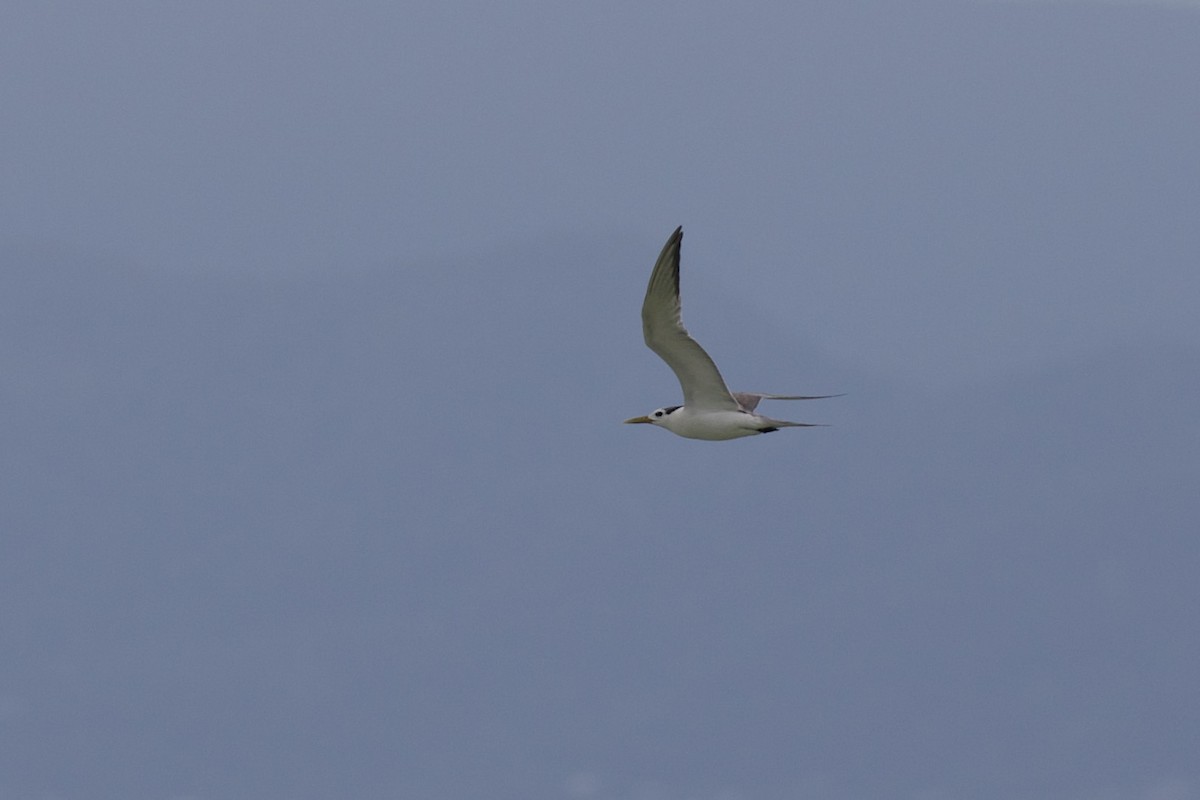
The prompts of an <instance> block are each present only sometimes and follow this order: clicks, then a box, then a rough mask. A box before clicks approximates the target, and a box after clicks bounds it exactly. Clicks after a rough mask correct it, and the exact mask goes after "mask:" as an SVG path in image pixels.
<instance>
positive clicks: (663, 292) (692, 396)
mask: <svg viewBox="0 0 1200 800" xmlns="http://www.w3.org/2000/svg"><path fill="white" fill-rule="evenodd" d="M682 242H683V227H682V226H681V227H679V228H676V229H675V232H674V233H673V234H671V238H669V239H667V243H666V244H665V245H663V249H662V252H661V253H660V254H659V256H658V261H657V262H656V263H655V264H654V271H653V272H651V273H650V283H649V285H647V286H646V299H645V300H644V301H643V302H642V334H643V335H644V336H645V338H646V346H647V347H649V348H650V349H651V350H653V351H654V352H655V353H657V354H658V356H659V358H661V359H662V360H663V361H665V362H667V366H668V367H670V368H671V370H672V371H673V372H674V373H675V377H676V378H678V379H679V385H680V387H682V389H683V405H681V406H664V407H663V408H659V409H656V410H655V411H652V412H650V413H649V414H648V415H646V416H644V417H633V418H632V419H627V420H625V422H626V423H627V424H636V423H645V424H648V425H657V426H659V427H660V428H666V429H667V430H669V431H670V432H671V433H674V434H676V435H678V436H684V437H687V438H688V439H707V440H709V441H721V440H724V439H738V438H740V437H742V436H755V435H757V434H760V433H771V432H772V431H777V430H779V429H780V428H812V427H817V425H816V424H815V423H810V422H786V421H784V420H781V419H771V418H770V417H764V416H763V415H761V414H757V413H755V411H754V409H755V408H757V407H758V403H759V401H760V400H824V399H826V398H829V397H839V396H840V395H835V394H823V395H784V394H762V393H759V392H730V391H729V389H728V388H727V387H726V386H725V381H724V379H723V378H722V377H721V373H720V372H719V371H718V370H717V365H716V364H714V363H713V360H712V359H711V358H710V357H709V355H708V353H706V352H704V348H703V347H701V346H700V345H699V344H698V343H697V342H696V340H695V339H693V338H692V337H691V336H690V335H689V334H688V332H687V329H686V328H684V327H683V319H682V310H683V306H682V305H681V304H680V301H679V246H680V244H681V243H682Z"/></svg>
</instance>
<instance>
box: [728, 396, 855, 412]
mask: <svg viewBox="0 0 1200 800" xmlns="http://www.w3.org/2000/svg"><path fill="white" fill-rule="evenodd" d="M841 396H842V395H840V394H763V393H762V392H734V393H733V399H734V400H736V401H737V402H738V405H740V406H741V407H742V408H743V409H745V410H746V411H753V410H754V409H756V408H758V402H759V401H760V400H828V399H829V398H831V397H841Z"/></svg>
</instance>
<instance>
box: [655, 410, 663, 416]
mask: <svg viewBox="0 0 1200 800" xmlns="http://www.w3.org/2000/svg"><path fill="white" fill-rule="evenodd" d="M654 416H656V417H661V416H662V412H661V411H655V412H654Z"/></svg>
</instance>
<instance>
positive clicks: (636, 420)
mask: <svg viewBox="0 0 1200 800" xmlns="http://www.w3.org/2000/svg"><path fill="white" fill-rule="evenodd" d="M680 408H682V406H665V407H663V408H656V409H654V410H653V411H651V412H650V413H649V414H647V415H646V416H644V417H631V418H630V419H627V420H625V424H626V425H636V424H641V423H645V424H647V425H662V426H663V427H666V426H665V423H666V420H667V417H668V416H670V414H671V412H672V411H678V410H679V409H680Z"/></svg>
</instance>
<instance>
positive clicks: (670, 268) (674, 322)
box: [642, 227, 739, 411]
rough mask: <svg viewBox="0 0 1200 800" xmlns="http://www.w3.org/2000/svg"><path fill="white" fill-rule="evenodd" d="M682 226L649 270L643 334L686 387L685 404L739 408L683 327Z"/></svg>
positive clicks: (693, 406) (713, 365)
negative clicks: (680, 265) (680, 268)
mask: <svg viewBox="0 0 1200 800" xmlns="http://www.w3.org/2000/svg"><path fill="white" fill-rule="evenodd" d="M682 242H683V228H682V227H679V228H676V229H675V232H674V233H673V234H671V238H669V239H667V243H666V244H665V245H663V249H662V253H660V254H659V256H658V261H657V262H656V263H655V264H654V271H653V272H651V273H650V283H649V284H648V285H647V286H646V299H645V301H644V302H643V303H642V334H643V335H644V336H645V338H646V346H647V347H649V348H650V349H651V350H653V351H654V352H655V353H657V354H658V357H659V358H661V359H662V360H663V361H665V362H667V366H668V367H670V368H671V370H672V371H673V372H674V373H675V377H676V378H678V379H679V386H680V388H682V389H683V404H684V405H685V406H688V407H691V408H695V409H709V410H714V411H715V410H721V409H727V410H731V411H736V410H737V409H738V408H739V405H738V401H737V400H735V399H734V398H733V395H731V394H730V393H729V389H728V388H727V387H726V386H725V381H724V379H722V378H721V373H720V371H719V370H718V369H717V365H716V364H714V363H713V360H712V359H711V358H710V357H709V355H708V353H706V352H704V348H703V347H701V346H700V345H699V344H698V343H697V342H696V340H695V339H693V338H692V337H691V336H690V335H689V334H688V332H687V329H686V328H684V327H683V318H682V316H683V305H682V303H681V302H680V299H679V247H680V244H681V243H682Z"/></svg>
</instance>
